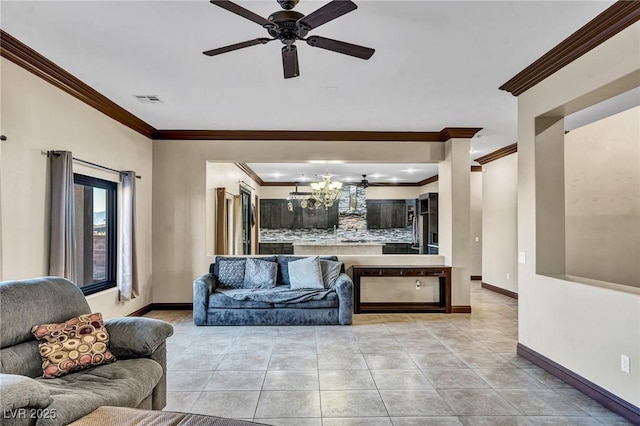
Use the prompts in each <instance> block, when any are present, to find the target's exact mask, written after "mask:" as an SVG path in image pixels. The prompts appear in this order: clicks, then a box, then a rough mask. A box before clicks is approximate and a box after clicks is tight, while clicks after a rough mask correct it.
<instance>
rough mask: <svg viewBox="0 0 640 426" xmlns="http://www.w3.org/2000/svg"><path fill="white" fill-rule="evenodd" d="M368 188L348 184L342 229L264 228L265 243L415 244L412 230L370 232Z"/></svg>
mask: <svg viewBox="0 0 640 426" xmlns="http://www.w3.org/2000/svg"><path fill="white" fill-rule="evenodd" d="M366 198H367V189H366V188H363V187H361V186H355V185H345V186H344V187H343V188H342V194H341V196H340V201H339V204H338V228H337V229H336V231H335V234H334V231H333V229H262V228H261V229H260V241H261V242H269V241H273V242H281V241H287V242H288V241H292V242H293V241H311V240H315V241H318V242H334V241H340V240H367V241H373V242H387V243H396V242H397V243H411V242H412V232H411V227H410V226H409V227H407V228H392V229H367V202H366Z"/></svg>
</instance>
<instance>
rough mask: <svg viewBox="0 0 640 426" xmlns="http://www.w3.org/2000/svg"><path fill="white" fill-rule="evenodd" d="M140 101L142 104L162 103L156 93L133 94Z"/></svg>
mask: <svg viewBox="0 0 640 426" xmlns="http://www.w3.org/2000/svg"><path fill="white" fill-rule="evenodd" d="M133 97H134V98H136V99H137V100H138V101H139V102H140V103H143V104H161V103H163V102H162V101H161V100H160V98H159V97H158V96H156V95H133Z"/></svg>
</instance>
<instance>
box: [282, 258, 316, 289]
mask: <svg viewBox="0 0 640 426" xmlns="http://www.w3.org/2000/svg"><path fill="white" fill-rule="evenodd" d="M289 281H290V282H291V289H300V288H324V282H323V281H322V268H321V267H320V259H319V258H318V256H310V257H305V258H303V259H300V260H294V261H293V262H289Z"/></svg>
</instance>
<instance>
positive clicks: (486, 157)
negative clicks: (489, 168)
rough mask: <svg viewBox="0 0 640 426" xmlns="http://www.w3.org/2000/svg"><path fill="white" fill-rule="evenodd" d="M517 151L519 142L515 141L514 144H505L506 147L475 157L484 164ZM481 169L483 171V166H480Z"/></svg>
mask: <svg viewBox="0 0 640 426" xmlns="http://www.w3.org/2000/svg"><path fill="white" fill-rule="evenodd" d="M516 152H518V144H517V143H514V144H512V145H509V146H505V147H504V148H500V149H498V150H496V151H493V152H490V153H489V154H487V155H483V156H482V157H478V158H476V159H475V161H477V162H478V163H480V164H482V165H484V164H487V163H490V162H492V161H496V160H498V159H500V158H502V157H506V156H507V155H511V154H515V153H516ZM471 167H472V168H473V167H477V166H471ZM480 171H482V167H480Z"/></svg>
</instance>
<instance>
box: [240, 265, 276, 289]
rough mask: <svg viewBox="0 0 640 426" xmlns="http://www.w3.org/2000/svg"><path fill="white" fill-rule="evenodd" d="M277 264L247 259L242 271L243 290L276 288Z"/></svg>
mask: <svg viewBox="0 0 640 426" xmlns="http://www.w3.org/2000/svg"><path fill="white" fill-rule="evenodd" d="M277 276H278V264H277V263H276V262H267V261H266V260H260V259H254V258H247V266H246V268H245V270H244V288H273V287H275V286H276V278H277Z"/></svg>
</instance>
